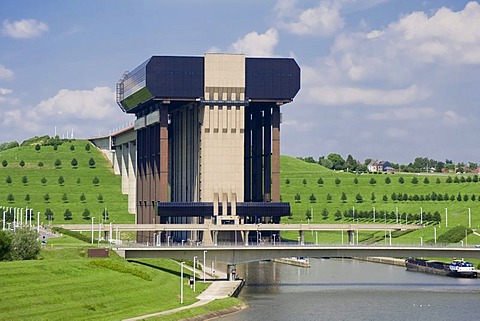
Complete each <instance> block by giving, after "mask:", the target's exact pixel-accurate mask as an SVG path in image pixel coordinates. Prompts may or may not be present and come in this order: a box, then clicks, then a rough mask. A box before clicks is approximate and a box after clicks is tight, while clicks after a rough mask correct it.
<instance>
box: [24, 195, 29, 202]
mask: <svg viewBox="0 0 480 321" xmlns="http://www.w3.org/2000/svg"><path fill="white" fill-rule="evenodd" d="M25 201H26V202H30V194H27V195H25Z"/></svg>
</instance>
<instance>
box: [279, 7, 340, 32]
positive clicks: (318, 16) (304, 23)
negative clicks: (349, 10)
mask: <svg viewBox="0 0 480 321" xmlns="http://www.w3.org/2000/svg"><path fill="white" fill-rule="evenodd" d="M294 5H295V2H292V1H281V2H278V3H277V6H276V11H277V18H278V19H280V20H282V22H280V26H281V28H283V29H286V30H287V31H288V32H291V33H293V34H297V35H321V36H328V35H332V34H334V33H336V32H337V31H338V30H340V29H342V28H343V26H344V25H345V22H344V20H343V18H342V17H341V15H340V9H341V8H342V1H320V3H319V4H318V6H316V7H313V8H308V9H306V10H304V11H302V12H300V13H295V11H294V10H293V8H294ZM284 20H290V21H284Z"/></svg>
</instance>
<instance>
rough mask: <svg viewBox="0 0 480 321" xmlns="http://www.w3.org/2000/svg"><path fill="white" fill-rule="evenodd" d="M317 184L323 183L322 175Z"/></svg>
mask: <svg viewBox="0 0 480 321" xmlns="http://www.w3.org/2000/svg"><path fill="white" fill-rule="evenodd" d="M317 184H318V186H321V185H323V178H321V177H320V178H319V179H318V180H317Z"/></svg>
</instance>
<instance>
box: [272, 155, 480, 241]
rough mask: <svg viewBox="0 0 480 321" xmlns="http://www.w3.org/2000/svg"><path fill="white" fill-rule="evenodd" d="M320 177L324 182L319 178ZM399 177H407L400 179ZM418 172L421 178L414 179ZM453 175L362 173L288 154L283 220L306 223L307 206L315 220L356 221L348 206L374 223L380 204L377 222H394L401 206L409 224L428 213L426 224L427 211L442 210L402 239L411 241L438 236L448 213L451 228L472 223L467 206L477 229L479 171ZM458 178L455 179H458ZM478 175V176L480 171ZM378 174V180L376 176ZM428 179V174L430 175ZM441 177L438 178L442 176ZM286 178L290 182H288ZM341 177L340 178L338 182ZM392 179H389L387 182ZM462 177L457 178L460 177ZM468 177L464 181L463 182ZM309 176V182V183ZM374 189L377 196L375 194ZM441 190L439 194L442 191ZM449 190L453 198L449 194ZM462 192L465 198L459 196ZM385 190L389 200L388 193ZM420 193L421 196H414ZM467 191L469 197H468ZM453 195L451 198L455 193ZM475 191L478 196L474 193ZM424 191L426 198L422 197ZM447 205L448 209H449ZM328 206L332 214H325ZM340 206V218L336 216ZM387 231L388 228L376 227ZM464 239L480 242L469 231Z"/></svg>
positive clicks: (335, 236) (329, 237)
mask: <svg viewBox="0 0 480 321" xmlns="http://www.w3.org/2000/svg"><path fill="white" fill-rule="evenodd" d="M319 178H321V179H322V180H323V184H318V183H317V182H318V180H319ZM400 178H402V179H403V183H400V182H399V180H401V179H400ZM414 178H415V179H416V180H417V183H413V182H412V180H413V181H415V180H414ZM448 178H449V176H448V175H443V174H437V175H434V174H420V175H419V174H407V173H396V174H368V173H367V174H362V175H357V174H353V173H347V172H336V171H332V170H329V169H326V168H324V167H322V166H320V165H318V164H314V163H306V162H304V161H303V160H299V159H296V158H293V157H289V156H281V188H280V190H281V197H282V201H284V202H290V203H291V209H292V216H291V217H290V218H289V219H284V221H283V222H284V223H286V222H289V223H300V222H303V223H307V218H306V212H307V211H309V210H310V211H313V215H312V216H313V217H312V219H311V220H310V222H312V223H340V222H352V218H351V217H347V218H345V217H344V213H345V211H349V212H350V213H351V212H353V210H355V212H356V219H355V222H356V221H357V219H358V222H359V223H373V209H374V208H375V213H376V220H375V221H376V223H383V222H385V221H386V222H387V223H395V222H396V212H397V211H398V216H399V223H402V224H404V223H405V215H406V214H407V215H408V217H407V219H408V223H409V224H417V223H419V221H420V219H419V216H420V211H422V213H423V215H422V216H423V223H424V224H426V223H427V221H426V217H428V216H427V214H428V213H430V214H432V215H433V214H434V213H435V212H438V213H439V214H440V216H441V221H440V223H439V224H437V223H433V222H430V226H429V227H427V228H425V229H422V230H421V231H417V232H412V233H409V234H408V235H406V236H402V237H401V238H399V239H396V240H395V241H399V240H400V239H401V240H402V241H403V242H407V243H419V242H420V237H422V238H423V240H424V241H429V240H433V238H434V230H433V228H434V227H435V228H436V229H437V237H439V235H441V234H442V233H443V232H445V231H446V230H447V228H446V216H447V215H448V228H451V227H455V226H464V227H467V228H468V224H469V221H468V209H469V208H470V213H471V228H472V229H477V228H478V226H479V225H480V183H479V182H478V181H477V182H475V180H476V179H475V177H474V176H472V175H470V176H467V175H464V176H463V179H462V176H461V175H451V176H450V180H451V181H452V182H451V183H447V180H448V181H449V179H448ZM455 178H456V179H455ZM477 178H478V177H477ZM372 179H374V180H375V183H374V182H373V181H371V180H372ZM388 179H390V183H387V182H388ZM425 179H427V180H425ZM437 179H438V180H437ZM287 180H288V182H289V184H287ZM336 180H337V182H338V180H339V184H336ZM386 180H387V182H386ZM457 180H458V183H455V181H457ZM462 181H464V182H462ZM304 182H306V184H304ZM342 193H345V195H346V200H342ZM393 193H394V194H396V195H398V194H402V200H401V201H399V200H392V194H393ZM432 193H434V194H435V195H436V197H435V200H433V199H432ZM296 194H299V195H300V201H299V202H298V201H297V202H296V201H295V195H296ZM312 194H313V195H314V197H315V199H316V201H314V202H311V201H310V197H311V195H312ZM357 194H359V195H361V196H362V201H361V202H359V201H358V200H357ZM372 194H373V195H374V199H373V200H372ZM405 194H406V195H407V199H410V200H403V196H404V195H405ZM439 194H441V195H442V196H441V199H442V200H439V197H438V195H439ZM445 194H447V195H448V200H444V199H445ZM459 194H460V198H461V200H460V201H458V200H457V198H458V195H459ZM327 195H330V196H331V200H330V201H329V200H328V199H327ZM384 195H385V196H386V200H385V201H384V199H383V197H384ZM415 195H417V197H418V200H415V199H417V198H416V197H415ZM427 195H428V197H427ZM465 195H467V196H466V198H467V200H464V198H465ZM452 196H453V197H454V200H453V201H452V200H451V197H452ZM472 196H473V197H472ZM422 197H423V200H422ZM445 209H447V210H445ZM325 211H326V212H327V214H328V215H326V216H322V213H324V212H325ZM337 211H339V212H341V214H342V216H341V219H338V217H336V216H335V213H336V212H337ZM361 212H369V215H370V217H369V218H366V217H363V218H362V217H361V216H362V215H361V214H360V213H361ZM362 234H363V235H360V239H362V238H363V239H366V238H372V237H374V236H375V235H373V234H374V233H362ZM375 234H377V235H380V234H381V235H380V236H382V241H383V236H384V233H383V232H379V233H375ZM283 236H284V237H286V238H289V239H293V240H296V234H295V235H294V234H292V233H285V235H283ZM307 237H308V238H307V240H309V241H314V240H315V238H314V236H313V235H309V236H307ZM317 239H318V241H319V242H320V241H327V242H328V241H330V242H338V243H339V242H341V235H340V234H339V233H322V235H317ZM464 241H465V242H467V241H468V243H471V244H473V242H477V243H478V242H480V238H479V237H478V236H475V235H473V234H470V235H469V239H468V240H467V239H465V240H464Z"/></svg>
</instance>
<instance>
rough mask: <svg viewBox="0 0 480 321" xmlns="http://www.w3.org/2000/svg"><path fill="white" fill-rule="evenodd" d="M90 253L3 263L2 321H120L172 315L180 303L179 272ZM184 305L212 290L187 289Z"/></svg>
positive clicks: (64, 252) (166, 263) (48, 252)
mask: <svg viewBox="0 0 480 321" xmlns="http://www.w3.org/2000/svg"><path fill="white" fill-rule="evenodd" d="M86 251H87V250H86V249H74V248H69V249H45V250H43V251H42V252H41V257H42V259H40V260H34V261H15V262H0V288H1V289H2V295H1V296H0V305H1V306H2V309H0V319H1V320H80V319H82V320H84V319H91V320H120V319H123V318H128V317H134V316H138V315H143V314H148V313H153V312H157V311H162V310H168V309H173V308H176V307H179V306H180V303H179V301H180V300H179V293H180V286H179V283H180V282H179V276H180V266H179V265H178V264H177V263H176V262H174V261H171V260H167V259H158V260H153V259H150V260H146V261H147V262H148V263H149V265H150V266H156V267H158V268H151V267H148V266H145V265H141V264H134V263H129V262H127V261H126V260H124V259H122V258H120V257H118V256H117V255H115V254H114V253H112V252H111V257H110V258H107V259H92V258H87V257H86ZM184 272H185V273H184V305H188V304H191V303H194V302H195V301H196V299H195V296H196V295H198V293H200V292H201V291H203V290H204V289H205V288H206V286H207V285H208V284H204V283H202V282H198V283H197V293H193V291H192V290H191V289H190V287H189V286H188V279H189V277H190V275H191V272H190V274H189V271H184Z"/></svg>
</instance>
